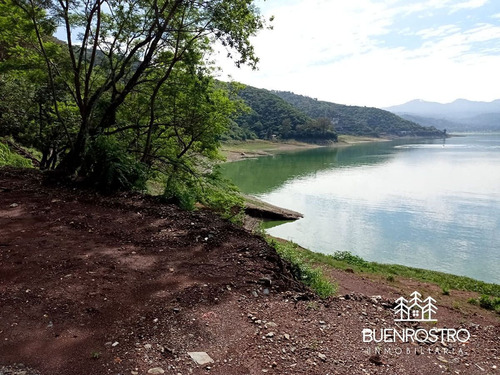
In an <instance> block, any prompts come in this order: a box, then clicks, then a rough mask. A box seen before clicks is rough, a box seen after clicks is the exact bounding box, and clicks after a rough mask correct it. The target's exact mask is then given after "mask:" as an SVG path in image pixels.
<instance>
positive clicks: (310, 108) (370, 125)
mask: <svg viewBox="0 0 500 375" xmlns="http://www.w3.org/2000/svg"><path fill="white" fill-rule="evenodd" d="M273 93H274V94H275V95H276V96H279V97H280V98H282V99H283V100H285V101H286V102H288V103H290V104H292V105H293V106H294V107H295V108H297V109H299V110H300V111H302V112H303V113H304V114H306V115H307V116H309V117H311V118H313V119H317V118H328V119H329V120H330V121H332V122H333V123H334V125H335V130H336V131H337V132H338V133H339V134H352V135H369V136H374V137H379V136H421V137H425V136H432V137H434V136H441V135H442V134H443V133H442V132H441V131H439V130H437V129H436V128H434V127H424V126H421V125H419V124H417V123H415V122H412V121H408V120H405V119H402V118H401V117H399V116H397V115H395V114H393V113H391V112H388V111H384V110H381V109H378V108H372V107H358V106H347V105H341V104H335V103H330V102H325V101H320V100H316V99H313V98H310V97H307V96H303V95H297V94H294V93H292V92H285V91H273Z"/></svg>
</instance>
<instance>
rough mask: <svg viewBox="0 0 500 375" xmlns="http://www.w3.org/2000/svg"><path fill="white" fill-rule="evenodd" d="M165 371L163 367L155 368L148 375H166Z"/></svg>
mask: <svg viewBox="0 0 500 375" xmlns="http://www.w3.org/2000/svg"><path fill="white" fill-rule="evenodd" d="M164 373H165V370H164V369H162V368H161V367H153V368H150V369H149V370H148V374H164Z"/></svg>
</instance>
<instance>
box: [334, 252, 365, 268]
mask: <svg viewBox="0 0 500 375" xmlns="http://www.w3.org/2000/svg"><path fill="white" fill-rule="evenodd" d="M333 259H335V260H338V261H342V262H346V263H348V264H351V265H354V266H359V267H368V266H369V263H368V262H367V261H366V260H364V259H363V258H361V257H359V256H357V255H354V254H351V253H350V252H349V251H336V252H335V253H334V254H333Z"/></svg>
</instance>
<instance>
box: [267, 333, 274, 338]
mask: <svg viewBox="0 0 500 375" xmlns="http://www.w3.org/2000/svg"><path fill="white" fill-rule="evenodd" d="M266 336H267V337H274V332H269V333H268V334H267V335H266Z"/></svg>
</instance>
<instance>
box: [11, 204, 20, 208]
mask: <svg viewBox="0 0 500 375" xmlns="http://www.w3.org/2000/svg"><path fill="white" fill-rule="evenodd" d="M17 206H19V205H18V204H17V203H12V204H11V205H10V206H9V207H10V208H16V207H17Z"/></svg>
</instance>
